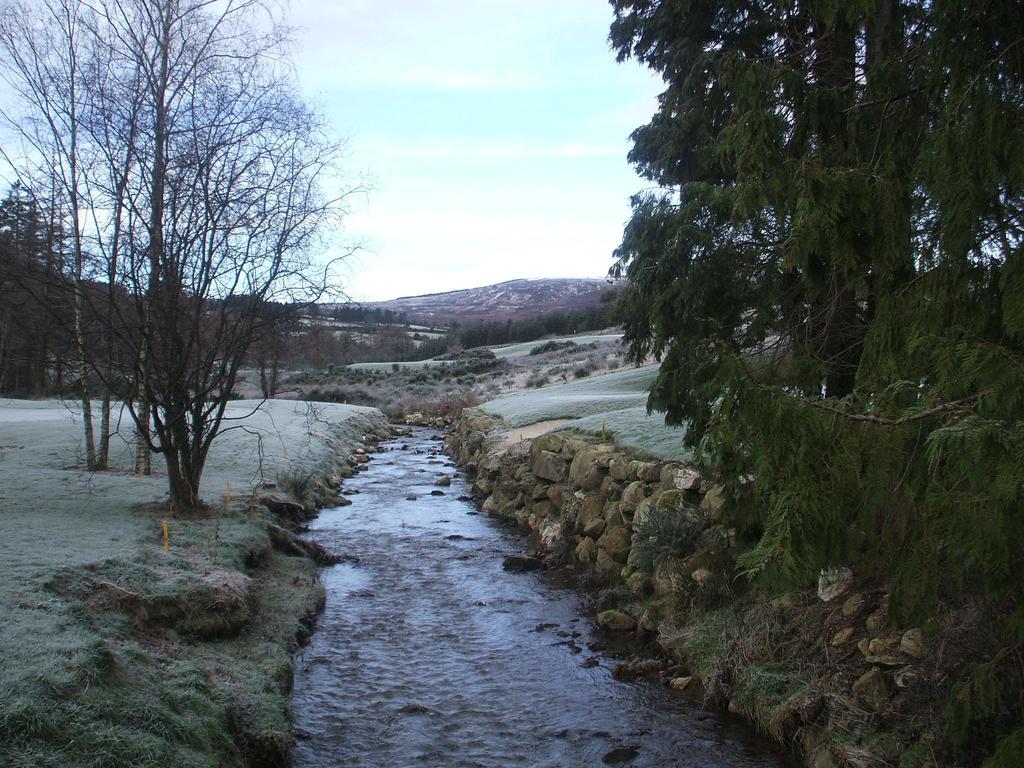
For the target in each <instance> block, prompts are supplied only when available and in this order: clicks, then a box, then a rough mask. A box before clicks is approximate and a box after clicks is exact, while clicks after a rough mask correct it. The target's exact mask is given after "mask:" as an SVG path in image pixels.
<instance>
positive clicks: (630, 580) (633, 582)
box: [626, 572, 652, 598]
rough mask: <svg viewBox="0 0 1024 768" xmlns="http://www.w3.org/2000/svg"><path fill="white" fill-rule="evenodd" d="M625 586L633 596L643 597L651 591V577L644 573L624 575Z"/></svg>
mask: <svg viewBox="0 0 1024 768" xmlns="http://www.w3.org/2000/svg"><path fill="white" fill-rule="evenodd" d="M626 588H627V589H629V591H630V593H632V594H633V596H634V597H639V598H644V597H647V595H649V594H650V593H651V588H652V585H651V577H650V575H649V574H646V573H640V572H637V573H634V574H631V575H630V576H628V577H626Z"/></svg>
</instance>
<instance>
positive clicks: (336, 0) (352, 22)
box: [286, 0, 660, 301]
mask: <svg viewBox="0 0 1024 768" xmlns="http://www.w3.org/2000/svg"><path fill="white" fill-rule="evenodd" d="M286 19H287V22H288V24H289V25H291V26H292V27H293V28H294V29H293V39H294V47H293V60H294V63H295V65H296V69H297V74H298V78H299V81H300V85H301V88H302V90H303V92H304V93H305V95H306V97H307V98H308V99H310V100H312V101H313V102H315V103H317V104H319V105H320V107H321V109H322V110H323V111H324V112H325V114H326V117H327V119H328V121H329V124H330V126H331V128H332V130H333V131H335V132H336V133H338V134H339V135H341V136H344V137H346V147H345V154H346V160H345V166H346V168H347V171H346V173H347V176H346V183H351V184H357V183H362V182H364V181H365V182H367V183H368V185H369V186H370V188H371V189H370V191H369V192H368V193H367V194H365V195H356V196H354V197H353V198H350V200H349V205H350V213H349V215H348V216H347V217H346V219H345V226H344V232H343V233H338V237H339V239H340V238H344V239H345V240H346V241H347V242H355V243H359V244H360V246H361V247H360V250H359V252H358V254H357V255H356V256H354V257H352V258H350V259H349V260H348V262H347V263H346V265H345V267H344V268H343V271H342V279H343V281H344V286H343V288H344V290H345V292H346V293H347V294H348V296H349V297H350V298H352V299H355V300H359V301H372V300H381V299H390V298H395V297H398V296H405V295H415V294H422V293H433V292H440V291H447V290H455V289H459V288H470V287H474V286H479V285H488V284H491V283H496V282H501V281H503V280H511V279H516V278H539V277H603V276H604V275H605V274H606V273H607V271H608V268H609V267H610V266H611V264H612V251H613V250H614V249H615V247H616V246H617V245H618V244H619V241H620V240H621V236H622V228H623V225H624V224H625V222H626V220H627V219H628V217H629V198H630V196H631V195H632V194H635V193H636V192H637V191H639V190H640V189H642V188H644V187H645V186H646V182H644V181H643V180H642V179H640V178H639V177H638V176H637V175H636V174H635V172H634V170H633V169H632V167H631V166H630V165H629V163H628V161H627V160H626V154H627V152H628V150H629V147H630V143H629V139H628V137H629V134H630V133H631V132H632V131H633V130H634V129H635V128H636V127H637V126H639V125H642V124H643V123H646V122H647V121H648V119H649V118H650V116H651V114H652V113H653V112H654V110H655V106H656V98H655V97H656V95H657V93H658V92H659V91H660V87H659V86H660V83H659V81H658V80H657V79H656V78H655V76H654V75H653V74H651V73H650V72H649V71H647V70H646V69H644V68H642V67H641V66H640V65H638V64H636V63H634V62H626V63H623V64H618V63H617V62H616V61H615V56H614V54H613V53H612V52H611V50H610V49H609V46H608V42H607V37H608V26H609V24H610V23H611V20H612V11H611V7H610V6H609V5H608V3H607V2H604V0H516V1H515V2H512V1H511V0H291V2H290V3H289V4H288V11H287V16H286Z"/></svg>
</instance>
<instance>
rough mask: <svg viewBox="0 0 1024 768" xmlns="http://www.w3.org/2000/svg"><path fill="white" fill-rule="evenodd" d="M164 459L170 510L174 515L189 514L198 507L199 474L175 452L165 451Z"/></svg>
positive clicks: (187, 461)
mask: <svg viewBox="0 0 1024 768" xmlns="http://www.w3.org/2000/svg"><path fill="white" fill-rule="evenodd" d="M182 452H183V453H187V451H182ZM164 459H165V461H166V464H167V484H168V491H169V492H170V497H171V509H172V510H173V511H174V512H175V513H188V512H191V511H192V510H194V509H195V508H196V507H198V506H199V473H197V472H196V471H195V467H192V466H191V462H190V461H189V460H188V459H187V458H185V459H184V460H183V459H182V457H181V456H180V455H179V452H178V451H176V450H169V451H167V453H165V454H164ZM200 471H201V470H200Z"/></svg>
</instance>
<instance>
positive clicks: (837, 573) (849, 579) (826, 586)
mask: <svg viewBox="0 0 1024 768" xmlns="http://www.w3.org/2000/svg"><path fill="white" fill-rule="evenodd" d="M852 584H853V571H851V570H850V569H849V568H822V569H821V573H820V574H819V575H818V599H820V600H822V601H824V602H826V603H828V602H831V601H832V600H835V599H836V598H837V597H839V596H840V595H842V594H844V593H845V592H846V591H847V590H848V589H849V588H850V586H851V585H852Z"/></svg>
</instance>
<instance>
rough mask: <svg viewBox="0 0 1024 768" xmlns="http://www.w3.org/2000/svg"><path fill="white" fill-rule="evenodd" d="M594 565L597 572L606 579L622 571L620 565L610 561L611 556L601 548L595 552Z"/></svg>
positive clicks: (612, 560)
mask: <svg viewBox="0 0 1024 768" xmlns="http://www.w3.org/2000/svg"><path fill="white" fill-rule="evenodd" d="M594 564H595V567H596V568H597V570H598V571H599V572H600V573H602V574H604V575H605V576H607V577H608V578H612V577H614V575H615V574H617V573H618V572H619V571H621V570H622V564H621V563H618V562H616V561H615V560H614V559H612V557H611V555H609V554H608V553H607V552H605V551H604V550H603V549H601V548H598V550H597V557H596V558H595V560H594Z"/></svg>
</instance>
